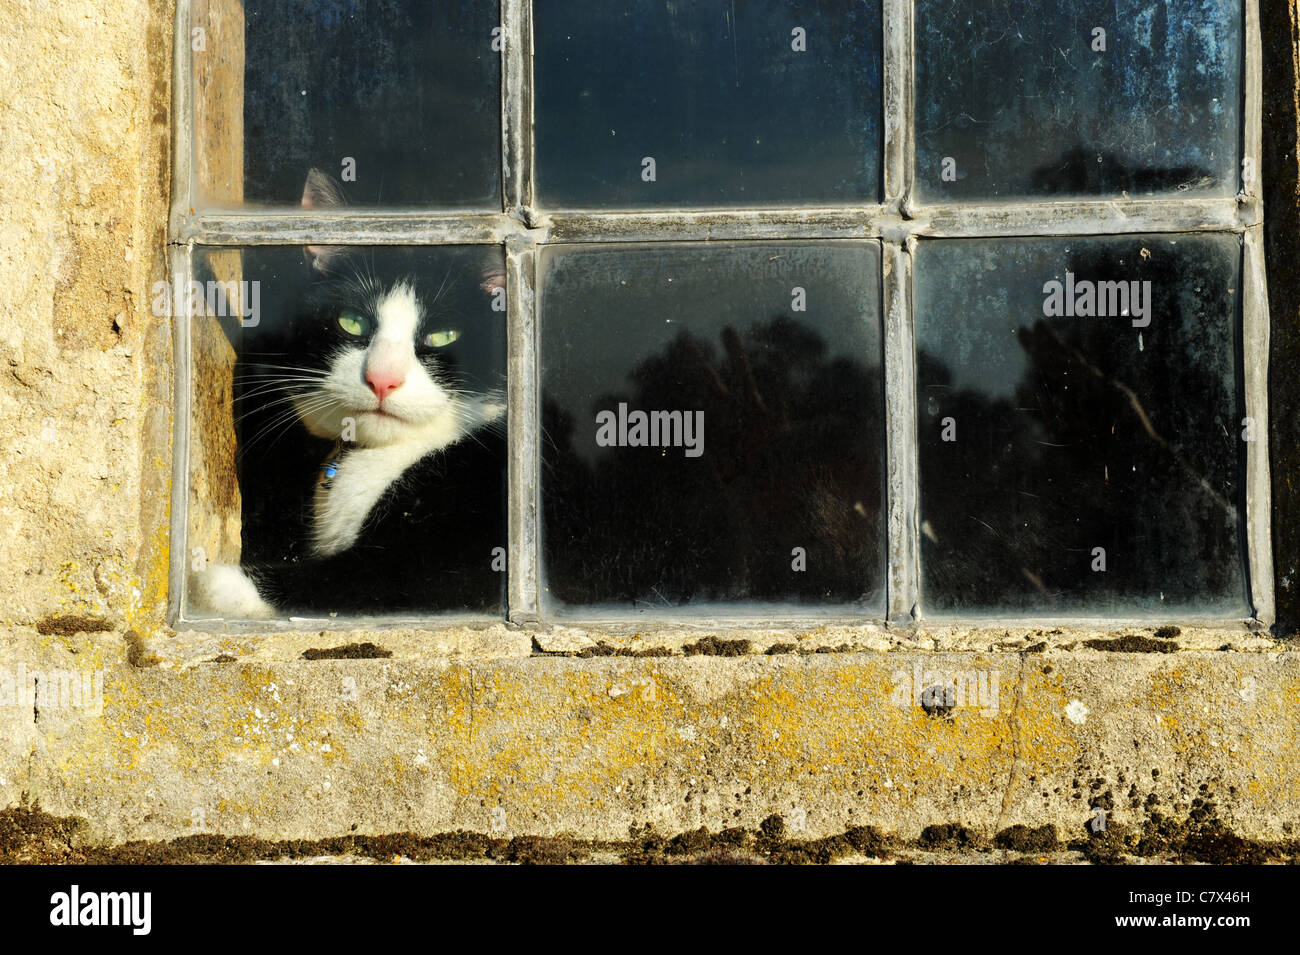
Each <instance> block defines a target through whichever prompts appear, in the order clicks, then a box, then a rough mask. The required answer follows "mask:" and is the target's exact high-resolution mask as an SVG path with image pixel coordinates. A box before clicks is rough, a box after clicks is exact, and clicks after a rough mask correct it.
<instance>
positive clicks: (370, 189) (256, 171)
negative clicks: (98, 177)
mask: <svg viewBox="0 0 1300 955" xmlns="http://www.w3.org/2000/svg"><path fill="white" fill-rule="evenodd" d="M499 23H500V13H499V7H498V4H497V3H495V2H490V0H440V2H438V3H424V2H412V0H317V2H314V3H309V4H304V3H301V2H298V0H243V2H242V5H241V2H240V0H197V2H196V7H195V14H194V26H195V28H196V29H202V30H203V31H204V35H203V37H202V40H201V45H202V46H203V49H201V50H200V49H195V50H194V52H193V53H192V56H193V58H194V70H195V78H196V81H195V114H196V115H195V144H196V147H197V152H198V157H197V165H196V186H197V191H198V193H199V195H200V197H201V200H202V201H203V202H204V203H205V204H206V205H209V206H238V205H240V204H242V203H248V204H270V205H277V206H297V205H298V204H299V202H300V200H301V197H302V192H303V180H304V177H305V175H306V172H307V170H308V169H310V168H312V167H316V168H319V169H321V170H324V171H325V172H327V173H330V174H331V175H333V176H335V177H336V178H338V179H340V180H341V181H342V182H343V186H344V188H345V190H346V194H347V198H348V201H349V202H351V203H355V204H357V205H366V206H427V207H436V208H444V207H445V208H474V209H489V210H493V211H499V210H500V208H501V119H500V115H501V63H500V54H499V53H497V52H495V51H494V50H493V49H492V45H493V41H494V36H493V33H492V31H493V28H495V27H496V26H497V25H498V24H499ZM241 24H242V26H241ZM199 42H200V41H199V40H198V39H196V44H197V43H199ZM192 45H195V44H192Z"/></svg>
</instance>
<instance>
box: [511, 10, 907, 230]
mask: <svg viewBox="0 0 1300 955" xmlns="http://www.w3.org/2000/svg"><path fill="white" fill-rule="evenodd" d="M533 18H534V31H535V36H536V41H535V55H536V60H535V74H536V77H537V80H536V82H537V93H536V104H537V105H536V117H537V164H538V173H537V181H538V194H539V196H540V197H541V199H542V201H543V203H544V204H547V205H553V206H559V207H565V208H609V207H627V208H644V207H659V206H678V205H681V206H705V207H710V206H756V205H762V204H764V203H771V202H799V203H804V204H809V205H857V204H861V203H862V202H865V201H874V200H875V199H876V197H877V195H878V192H879V179H880V156H879V153H880V144H881V135H880V116H881V96H880V74H881V23H880V3H879V0H868V2H858V3H838V2H837V3H827V2H790V0H751V2H747V3H744V4H738V3H729V2H726V0H704V2H700V3H679V2H670V0H618V2H609V0H605V2H601V3H591V2H588V0H545V2H542V3H538V4H536V5H535V6H534V8H533Z"/></svg>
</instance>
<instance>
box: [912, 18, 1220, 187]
mask: <svg viewBox="0 0 1300 955" xmlns="http://www.w3.org/2000/svg"><path fill="white" fill-rule="evenodd" d="M1241 17H1242V11H1241V2H1240V0H1156V2H1148V0H1078V2H1075V3H1053V4H1043V3H1038V2H1034V0H917V4H916V57H917V62H916V115H917V120H916V188H917V192H918V193H919V194H920V195H921V196H923V197H924V198H925V199H927V200H930V201H935V202H939V201H945V200H956V199H994V198H1008V197H1015V196H1049V195H1050V196H1096V195H1114V196H1119V195H1122V194H1125V193H1127V194H1128V195H1130V196H1140V195H1149V194H1153V193H1166V192H1171V191H1182V190H1187V191H1191V192H1194V193H1200V194H1207V195H1220V196H1226V195H1233V194H1235V193H1236V191H1237V185H1236V184H1237V180H1238V173H1237V163H1238V152H1239V139H1240V133H1239V128H1240V127H1239V122H1240V108H1241V106H1240V103H1241V69H1242V67H1241V55H1242V54H1241ZM1098 31H1102V32H1098Z"/></svg>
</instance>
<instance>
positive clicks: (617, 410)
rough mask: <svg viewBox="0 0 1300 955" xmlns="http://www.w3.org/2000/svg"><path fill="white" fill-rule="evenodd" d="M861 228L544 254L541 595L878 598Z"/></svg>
mask: <svg viewBox="0 0 1300 955" xmlns="http://www.w3.org/2000/svg"><path fill="white" fill-rule="evenodd" d="M879 274H880V254H879V250H878V247H877V246H876V245H875V244H874V243H862V242H851V243H827V242H822V243H789V244H781V245H777V244H758V243H752V244H751V243H745V244H741V245H718V244H712V243H710V244H662V245H653V246H650V245H643V246H622V247H597V246H568V247H564V246H560V247H550V248H547V249H545V250H544V252H543V257H542V290H541V300H540V302H541V329H542V332H541V341H542V354H541V359H542V403H543V410H542V424H543V428H544V439H543V445H542V462H543V472H542V503H543V508H542V510H543V528H542V532H543V533H542V537H543V554H544V567H543V571H544V575H545V580H544V584H543V587H544V590H543V599H544V601H545V603H546V604H547V606H548V607H550V608H552V609H556V610H559V611H561V612H562V611H563V610H564V608H565V607H566V606H569V607H573V606H577V605H588V606H590V605H614V606H618V607H622V608H635V609H637V610H639V611H641V612H645V613H652V614H653V613H656V612H670V611H671V610H672V609H674V608H680V607H685V606H688V605H689V606H690V607H691V608H692V610H697V611H698V610H699V609H700V608H701V607H702V606H705V605H708V604H709V603H712V602H727V601H743V600H752V601H763V602H766V603H768V604H791V605H793V604H820V605H823V606H836V605H839V606H848V605H853V606H854V607H855V608H856V609H858V610H860V611H862V612H871V613H877V614H879V613H881V612H882V611H883V597H882V594H883V578H884V570H883V567H884V526H885V525H884V517H883V509H884V508H883V484H882V472H883V463H882V458H883V442H884V437H883V425H882V417H883V407H882V406H883V397H882V381H881V332H880V280H879Z"/></svg>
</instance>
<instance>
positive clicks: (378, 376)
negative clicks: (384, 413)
mask: <svg viewBox="0 0 1300 955" xmlns="http://www.w3.org/2000/svg"><path fill="white" fill-rule="evenodd" d="M404 380H405V379H403V378H402V377H401V376H400V375H391V374H390V375H386V374H384V373H382V372H374V371H367V372H366V384H368V385H369V386H370V390H371V391H373V392H374V393H375V397H376V398H378V399H379V400H380V401H383V400H384V399H385V398H387V397H388V396H389V395H391V394H392V393H393V392H394V391H396V390H397V389H398V388H400V387H402V382H403V381H404Z"/></svg>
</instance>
